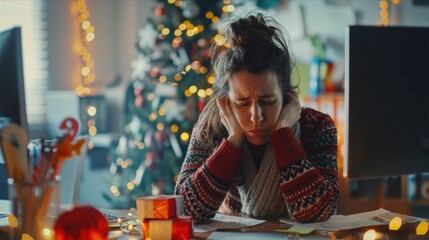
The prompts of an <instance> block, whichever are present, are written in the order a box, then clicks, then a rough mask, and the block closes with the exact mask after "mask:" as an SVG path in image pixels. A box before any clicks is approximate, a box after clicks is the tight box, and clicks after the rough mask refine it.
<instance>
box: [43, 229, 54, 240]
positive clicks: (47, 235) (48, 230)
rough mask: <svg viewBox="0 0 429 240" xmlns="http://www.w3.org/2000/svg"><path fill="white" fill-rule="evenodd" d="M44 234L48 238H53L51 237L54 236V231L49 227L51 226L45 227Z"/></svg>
mask: <svg viewBox="0 0 429 240" xmlns="http://www.w3.org/2000/svg"><path fill="white" fill-rule="evenodd" d="M43 236H44V237H45V238H46V239H51V238H52V237H53V232H52V230H51V229H49V228H43Z"/></svg>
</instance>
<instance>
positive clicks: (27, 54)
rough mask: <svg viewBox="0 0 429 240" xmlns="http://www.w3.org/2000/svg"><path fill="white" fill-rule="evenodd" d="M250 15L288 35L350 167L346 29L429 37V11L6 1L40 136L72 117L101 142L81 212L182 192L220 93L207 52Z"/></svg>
mask: <svg viewBox="0 0 429 240" xmlns="http://www.w3.org/2000/svg"><path fill="white" fill-rule="evenodd" d="M249 11H260V12H265V13H267V14H269V15H270V16H272V17H274V18H275V19H276V20H277V21H278V22H279V23H280V24H282V25H283V26H284V28H285V29H286V31H287V36H288V39H289V44H290V47H291V50H292V52H293V54H294V57H295V62H296V68H295V70H294V81H297V82H299V84H300V97H301V99H302V101H303V103H304V105H306V106H311V107H314V108H317V109H319V110H321V111H323V112H326V113H328V114H330V115H331V116H332V117H333V118H334V119H335V120H336V122H337V127H338V129H339V166H340V168H341V167H342V162H341V161H342V156H341V151H342V141H341V140H342V139H341V137H342V134H343V133H342V131H343V89H344V86H343V85H344V71H345V66H344V65H345V62H344V54H345V53H344V45H345V44H344V42H345V31H346V27H347V26H349V25H369V26H380V27H382V26H425V27H429V1H427V0H401V1H400V0H386V1H379V0H289V1H288V0H248V1H246V0H212V1H203V0H123V1H114V0H86V1H85V0H69V1H66V0H59V1H54V0H33V1H30V0H18V1H12V0H0V30H4V29H7V28H9V27H11V26H21V28H22V47H23V57H24V77H25V95H26V106H27V120H28V123H29V134H30V137H31V138H53V137H56V136H58V134H59V132H58V127H57V126H58V124H59V122H60V121H61V120H62V119H64V118H65V117H68V116H72V117H75V118H77V119H79V121H80V125H81V135H88V136H90V138H91V142H90V145H89V151H88V154H87V158H86V160H85V167H84V170H83V171H84V172H83V175H82V182H81V183H82V186H81V189H80V202H81V203H84V204H91V205H95V206H97V207H103V208H111V207H114V208H129V207H133V206H134V205H135V198H136V197H139V196H144V195H158V194H172V193H173V189H174V179H175V176H176V175H177V174H178V172H179V170H180V166H181V163H182V161H183V157H184V155H185V153H186V148H187V145H188V143H189V137H190V134H191V131H192V126H193V124H194V123H195V122H196V120H197V118H198V114H199V112H200V111H201V109H202V108H203V107H204V104H205V100H206V98H207V97H208V96H210V94H211V91H212V90H211V86H212V84H213V83H214V78H213V76H212V75H211V73H210V70H211V68H210V62H209V58H210V53H209V51H208V47H209V46H210V44H212V42H213V43H214V44H218V45H224V44H225V42H224V39H223V37H222V35H221V34H220V33H219V32H218V29H219V27H220V26H222V24H223V23H224V22H225V21H227V20H228V19H231V18H234V17H237V16H244V15H245V14H246V13H247V12H249ZM400 47H404V48H406V47H407V46H400ZM315 84H316V85H315ZM314 86H316V87H314ZM2 174H3V177H4V176H5V175H4V171H3V172H2ZM348 184H349V183H348ZM349 186H350V185H349ZM351 186H353V185H351ZM346 189H347V193H346V194H349V193H350V192H351V191H353V187H351V188H350V187H347V188H346ZM428 195H429V194H428ZM428 198H429V197H428ZM344 199H348V197H345V198H344ZM425 204H426V205H425V206H427V205H429V204H428V203H427V202H425ZM404 211H405V210H404Z"/></svg>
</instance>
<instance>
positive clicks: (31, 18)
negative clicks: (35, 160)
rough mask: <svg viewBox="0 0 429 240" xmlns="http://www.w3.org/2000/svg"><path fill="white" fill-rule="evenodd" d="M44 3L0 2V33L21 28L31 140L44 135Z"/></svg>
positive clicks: (32, 0)
mask: <svg viewBox="0 0 429 240" xmlns="http://www.w3.org/2000/svg"><path fill="white" fill-rule="evenodd" d="M44 13H45V0H20V1H0V30H4V29H7V28H10V27H12V26H20V27H21V36H22V52H23V66H24V80H25V97H26V108H27V121H28V125H29V130H30V137H34V136H43V135H44V132H45V131H44V130H45V120H46V110H45V107H46V106H45V105H46V104H45V93H46V90H47V83H48V76H49V75H48V74H49V73H48V60H47V57H48V56H47V55H48V53H47V41H46V37H47V32H46V19H45V14H44Z"/></svg>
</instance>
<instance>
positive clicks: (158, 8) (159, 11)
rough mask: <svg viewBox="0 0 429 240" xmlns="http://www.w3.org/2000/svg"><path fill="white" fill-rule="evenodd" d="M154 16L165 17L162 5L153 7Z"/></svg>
mask: <svg viewBox="0 0 429 240" xmlns="http://www.w3.org/2000/svg"><path fill="white" fill-rule="evenodd" d="M154 13H155V16H157V17H163V16H165V6H164V4H160V5H158V6H156V7H155V10H154Z"/></svg>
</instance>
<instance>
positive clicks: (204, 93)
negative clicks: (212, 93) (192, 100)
mask: <svg viewBox="0 0 429 240" xmlns="http://www.w3.org/2000/svg"><path fill="white" fill-rule="evenodd" d="M197 95H198V97H201V98H203V97H205V96H206V91H205V90H204V89H200V90H198V93H197Z"/></svg>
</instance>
